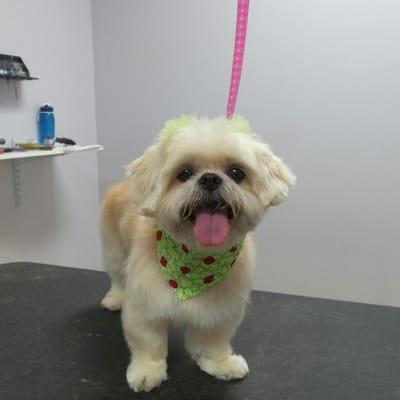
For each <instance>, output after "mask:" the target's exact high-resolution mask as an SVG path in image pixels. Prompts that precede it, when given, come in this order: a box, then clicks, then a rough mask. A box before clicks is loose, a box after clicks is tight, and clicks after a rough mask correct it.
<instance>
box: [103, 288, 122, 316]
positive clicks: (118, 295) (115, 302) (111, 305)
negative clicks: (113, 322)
mask: <svg viewBox="0 0 400 400" xmlns="http://www.w3.org/2000/svg"><path fill="white" fill-rule="evenodd" d="M123 299H124V294H123V292H122V291H121V290H118V289H111V290H109V292H108V293H107V294H106V295H105V296H104V298H103V300H102V301H101V306H102V307H103V308H106V309H107V310H110V311H119V310H120V309H121V305H122V300H123Z"/></svg>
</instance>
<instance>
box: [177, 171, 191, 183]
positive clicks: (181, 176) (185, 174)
mask: <svg viewBox="0 0 400 400" xmlns="http://www.w3.org/2000/svg"><path fill="white" fill-rule="evenodd" d="M193 175H194V173H193V171H192V170H191V169H189V168H185V169H183V170H182V171H181V172H179V174H178V175H177V176H176V179H178V181H181V182H186V181H187V180H188V179H190V178H191V177H192V176H193Z"/></svg>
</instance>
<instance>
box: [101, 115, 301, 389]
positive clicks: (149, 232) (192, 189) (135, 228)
mask: <svg viewBox="0 0 400 400" xmlns="http://www.w3.org/2000/svg"><path fill="white" fill-rule="evenodd" d="M189 165H190V167H191V168H192V169H193V170H194V172H195V175H194V177H192V178H191V179H190V180H188V181H187V182H185V183H181V182H179V181H177V179H176V175H177V173H178V172H179V171H180V170H181V169H182V168H184V167H187V166H189ZM231 165H236V166H240V167H241V168H242V169H243V170H244V171H245V173H246V175H247V176H246V179H245V180H244V181H243V182H242V183H240V184H237V183H235V182H234V181H233V180H232V179H230V178H229V177H228V176H227V175H226V170H227V168H228V167H229V166H231ZM204 172H214V173H216V174H218V175H219V176H221V177H222V178H223V180H224V183H223V188H222V192H223V195H224V199H225V200H226V201H227V203H228V204H229V205H230V206H231V208H232V210H233V212H234V218H233V219H232V221H231V222H230V225H231V233H230V236H229V238H228V240H227V241H226V243H224V245H223V246H221V247H220V248H218V249H213V251H224V250H226V249H227V248H229V247H230V246H232V245H233V244H234V243H236V242H237V241H238V240H239V239H241V238H243V237H245V240H244V243H243V248H242V251H241V254H240V256H239V258H238V260H237V261H236V262H235V264H234V266H233V267H232V269H231V271H230V272H229V274H228V275H227V277H226V278H225V279H224V280H223V281H221V282H220V283H219V284H217V285H216V286H215V287H213V288H211V289H210V290H209V291H208V292H206V293H204V294H202V295H199V296H196V297H193V298H191V299H188V300H185V301H179V300H178V299H177V298H176V296H175V294H174V291H173V290H172V289H171V288H170V287H169V286H168V284H167V282H166V280H165V279H164V277H163V275H162V274H161V271H160V266H159V261H158V259H157V255H156V240H155V238H156V230H157V226H159V227H161V228H163V229H165V230H167V231H168V232H169V233H170V234H171V235H172V236H173V237H174V238H175V239H176V240H178V241H184V242H185V243H186V244H188V245H189V246H191V247H193V248H201V247H202V246H201V245H200V244H199V243H198V242H197V241H196V239H195V238H194V236H193V234H192V230H193V225H192V223H191V222H190V221H188V220H186V219H182V215H181V211H182V209H183V208H185V207H191V205H192V203H193V202H194V197H195V196H196V185H197V179H198V177H199V176H200V175H201V174H203V173H204ZM294 181H295V178H294V176H293V174H292V173H291V172H290V170H289V169H288V168H287V167H286V166H285V165H284V164H283V162H282V161H281V160H280V159H279V158H277V157H276V156H275V155H274V154H273V153H272V152H271V150H270V148H269V147H268V146H267V145H266V144H264V143H262V142H261V141H260V140H259V139H258V138H257V137H256V136H254V135H248V134H241V133H238V132H235V131H234V129H233V125H232V124H231V123H230V122H229V121H228V120H226V119H225V118H219V119H214V120H208V119H196V118H192V119H191V121H190V123H189V124H188V125H187V126H185V127H182V128H180V129H179V130H178V132H176V133H175V134H173V135H170V136H169V137H167V138H164V139H162V140H158V141H157V142H156V143H155V144H153V145H152V146H151V147H150V148H149V149H147V150H146V152H145V153H144V154H143V155H142V156H141V157H140V158H138V159H137V160H135V161H134V162H133V163H132V164H130V166H129V167H128V168H127V180H126V181H124V182H121V183H118V184H116V185H114V186H113V187H112V188H111V189H110V190H109V191H108V193H107V194H106V196H105V199H104V201H103V207H102V235H103V248H104V259H105V263H106V266H107V270H108V272H109V275H110V277H111V289H110V291H109V292H108V293H107V294H106V296H105V297H104V299H103V301H102V305H103V306H104V307H106V308H107V309H110V310H119V309H120V308H122V324H123V329H124V334H125V338H126V341H127V343H128V346H129V348H130V350H131V355H132V357H131V363H130V365H129V367H128V370H127V381H128V384H129V385H130V387H131V388H132V389H133V390H135V391H150V390H151V389H153V388H154V387H157V386H159V385H160V384H161V383H162V381H164V380H165V379H167V363H166V357H167V351H168V350H167V347H168V346H167V329H168V325H169V324H171V323H178V324H180V325H182V326H184V327H185V329H186V332H185V346H186V349H187V350H188V352H189V353H190V354H191V356H192V358H193V359H194V360H195V361H196V362H197V364H198V365H199V367H200V368H201V369H202V370H203V371H205V372H207V373H209V374H211V375H214V376H216V377H217V378H220V379H237V378H243V377H244V376H245V375H246V374H247V373H248V371H249V369H248V366H247V363H246V361H245V359H244V358H243V357H242V356H239V355H235V354H234V353H233V350H232V347H231V345H230V341H231V338H232V337H233V335H234V333H235V331H236V329H237V327H238V326H239V324H240V322H241V320H242V318H243V316H244V313H245V309H246V304H247V302H248V301H249V296H250V291H251V282H252V270H253V265H254V257H255V254H254V253H255V251H254V245H253V241H252V239H251V237H250V235H249V234H248V233H249V231H251V230H253V229H254V228H255V227H256V225H257V224H258V223H259V222H260V220H261V218H262V216H263V215H264V214H265V212H266V210H267V209H268V207H269V206H270V205H276V204H278V203H279V202H281V201H282V200H283V199H284V198H285V197H286V196H287V194H288V190H289V187H290V186H291V185H293V184H294Z"/></svg>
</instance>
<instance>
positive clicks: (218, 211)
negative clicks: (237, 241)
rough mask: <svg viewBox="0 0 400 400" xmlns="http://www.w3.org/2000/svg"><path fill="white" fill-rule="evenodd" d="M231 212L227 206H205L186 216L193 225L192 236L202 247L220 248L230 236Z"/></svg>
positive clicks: (232, 215)
mask: <svg viewBox="0 0 400 400" xmlns="http://www.w3.org/2000/svg"><path fill="white" fill-rule="evenodd" d="M233 217H234V214H233V210H232V208H231V207H230V206H228V205H227V204H220V203H218V204H207V205H206V206H204V207H198V208H196V209H194V210H193V211H192V212H191V213H190V214H189V215H187V216H186V218H187V219H188V220H190V221H191V222H192V224H193V235H194V237H195V238H196V240H197V241H198V242H199V243H200V244H201V245H203V246H211V247H219V246H222V245H223V244H224V243H225V242H226V240H227V238H228V237H229V234H230V230H231V227H230V220H232V219H233Z"/></svg>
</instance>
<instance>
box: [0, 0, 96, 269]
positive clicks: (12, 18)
mask: <svg viewBox="0 0 400 400" xmlns="http://www.w3.org/2000/svg"><path fill="white" fill-rule="evenodd" d="M0 10H1V11H0V52H1V53H6V54H15V55H19V56H21V57H23V59H24V61H25V62H26V64H27V66H28V68H30V70H31V72H32V74H34V75H35V76H39V77H40V80H39V81H33V82H23V83H21V84H20V87H19V98H18V100H16V99H15V96H14V91H13V86H12V85H11V84H10V89H11V90H10V91H9V90H8V87H7V84H6V82H4V81H1V80H0V127H1V128H0V137H6V138H7V139H11V138H15V139H17V140H26V139H28V138H35V137H36V124H35V113H36V111H37V110H38V107H39V106H40V104H42V103H44V102H51V103H52V104H53V105H54V106H55V112H56V125H57V135H58V136H66V137H71V138H75V139H76V140H77V142H78V143H80V144H93V143H95V142H96V124H95V102H94V78H93V46H92V29H91V7H90V1H89V0H68V1H54V0H35V1H31V0H13V1H3V0H1V1H0ZM21 170H22V202H23V203H22V206H21V207H20V208H18V209H16V208H15V206H14V199H13V186H12V174H11V162H10V161H0V221H1V222H0V263H4V262H10V261H25V260H26V261H36V262H44V263H53V264H59V265H66V266H74V267H86V268H100V266H101V258H100V246H99V238H98V229H97V225H98V222H97V221H98V207H99V199H98V183H97V180H98V175H97V155H96V154H95V153H80V154H76V155H70V156H67V157H59V158H51V159H35V160H22V161H21Z"/></svg>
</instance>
